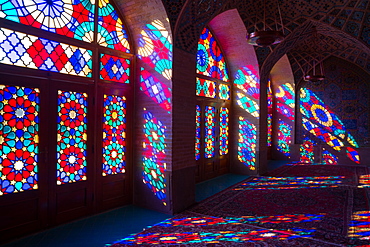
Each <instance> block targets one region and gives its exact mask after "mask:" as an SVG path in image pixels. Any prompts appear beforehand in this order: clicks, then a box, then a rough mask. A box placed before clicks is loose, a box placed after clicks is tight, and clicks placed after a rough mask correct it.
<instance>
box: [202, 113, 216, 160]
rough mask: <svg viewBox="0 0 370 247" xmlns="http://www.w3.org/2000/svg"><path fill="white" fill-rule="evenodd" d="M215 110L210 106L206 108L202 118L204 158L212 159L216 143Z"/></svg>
mask: <svg viewBox="0 0 370 247" xmlns="http://www.w3.org/2000/svg"><path fill="white" fill-rule="evenodd" d="M215 114H216V109H215V108H214V107H212V106H206V109H205V116H204V122H205V126H204V139H205V141H204V146H205V147H204V151H205V152H204V157H205V158H212V157H213V156H214V155H215V142H216V127H215V122H216V117H215Z"/></svg>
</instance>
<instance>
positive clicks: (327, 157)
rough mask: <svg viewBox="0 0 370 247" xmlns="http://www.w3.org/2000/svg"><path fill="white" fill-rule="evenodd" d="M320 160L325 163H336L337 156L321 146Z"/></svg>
mask: <svg viewBox="0 0 370 247" xmlns="http://www.w3.org/2000/svg"><path fill="white" fill-rule="evenodd" d="M321 162H322V163H323V164H326V165H337V164H338V158H337V157H336V156H335V155H333V154H332V153H330V152H329V151H328V150H325V148H323V151H322V158H321Z"/></svg>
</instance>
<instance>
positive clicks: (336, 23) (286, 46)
mask: <svg viewBox="0 0 370 247" xmlns="http://www.w3.org/2000/svg"><path fill="white" fill-rule="evenodd" d="M264 1H265V3H266V5H265V9H266V18H265V20H266V22H264V7H263V3H264ZM278 2H279V6H280V9H281V16H282V19H283V22H282V23H283V28H284V29H283V30H284V33H285V35H286V39H285V40H284V42H283V43H281V44H278V45H275V46H272V47H265V48H263V47H256V48H255V49H256V52H257V55H258V59H259V63H260V66H261V68H262V73H265V74H267V73H268V72H269V71H270V70H271V68H272V66H273V65H274V64H275V63H276V62H277V61H278V59H280V57H281V56H282V55H284V54H287V55H288V57H289V60H290V62H291V64H292V68H293V72H294V74H295V76H296V77H297V79H300V78H301V77H302V75H303V73H304V71H306V70H307V69H309V68H310V66H312V64H313V63H312V61H313V60H317V59H319V60H325V59H326V58H328V57H330V56H336V57H339V58H342V59H344V60H346V61H348V62H350V63H354V64H356V65H358V66H359V67H361V68H363V69H364V70H365V71H367V72H368V73H369V74H370V4H369V1H368V0H354V1H348V0H255V1H250V0H187V1H185V0H177V1H173V0H163V4H164V6H165V8H166V10H167V13H168V16H169V18H170V22H171V26H172V29H173V33H174V34H175V44H174V45H175V46H176V47H177V48H180V49H183V50H186V51H189V52H195V51H196V47H197V46H196V40H197V38H196V37H199V33H200V31H201V30H202V29H203V27H204V26H205V25H207V23H208V22H209V21H210V20H211V19H212V18H213V17H215V16H216V15H217V14H219V13H222V12H223V11H226V10H229V9H237V10H238V12H239V14H240V16H241V18H242V20H243V22H244V24H245V26H246V29H247V31H248V32H253V31H255V30H256V29H257V30H258V29H261V28H263V25H264V23H266V26H267V28H273V29H275V27H277V28H281V25H280V24H281V22H280V19H279V15H278V11H277V9H278V7H277V3H278ZM313 27H316V30H317V35H316V36H315V35H314V32H313ZM189 37H190V38H189ZM262 76H263V75H262Z"/></svg>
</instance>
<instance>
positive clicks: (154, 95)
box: [140, 68, 172, 113]
mask: <svg viewBox="0 0 370 247" xmlns="http://www.w3.org/2000/svg"><path fill="white" fill-rule="evenodd" d="M140 90H141V91H143V92H144V93H145V94H146V95H147V96H149V97H150V98H151V99H152V100H153V101H154V102H156V103H157V104H159V105H160V106H161V107H162V108H163V109H164V110H166V111H168V113H170V111H171V109H172V104H171V89H170V88H169V87H167V86H166V85H165V84H164V83H162V82H160V81H159V80H158V79H157V78H155V77H154V76H153V75H152V74H150V73H149V72H148V71H147V70H145V69H144V68H141V75H140Z"/></svg>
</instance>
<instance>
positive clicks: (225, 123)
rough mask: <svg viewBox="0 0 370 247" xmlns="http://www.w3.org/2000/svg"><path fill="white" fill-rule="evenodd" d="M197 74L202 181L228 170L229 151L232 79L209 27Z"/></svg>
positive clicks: (198, 157)
mask: <svg viewBox="0 0 370 247" xmlns="http://www.w3.org/2000/svg"><path fill="white" fill-rule="evenodd" d="M196 72H197V77H196V95H197V96H198V97H197V106H196V138H195V159H196V160H197V162H198V163H199V164H203V165H198V177H200V178H199V179H200V180H202V179H206V178H210V177H213V176H217V175H220V174H221V173H222V171H225V170H227V166H228V152H229V115H230V98H231V97H230V80H229V75H228V71H227V66H226V61H225V57H224V55H223V53H222V51H221V48H220V46H219V44H218V42H217V40H216V38H215V36H214V35H213V34H212V32H211V30H210V29H209V28H204V29H203V31H202V34H201V35H200V39H199V42H198V52H197V67H196ZM210 164H211V165H210ZM209 166H212V167H211V168H207V167H209Z"/></svg>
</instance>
